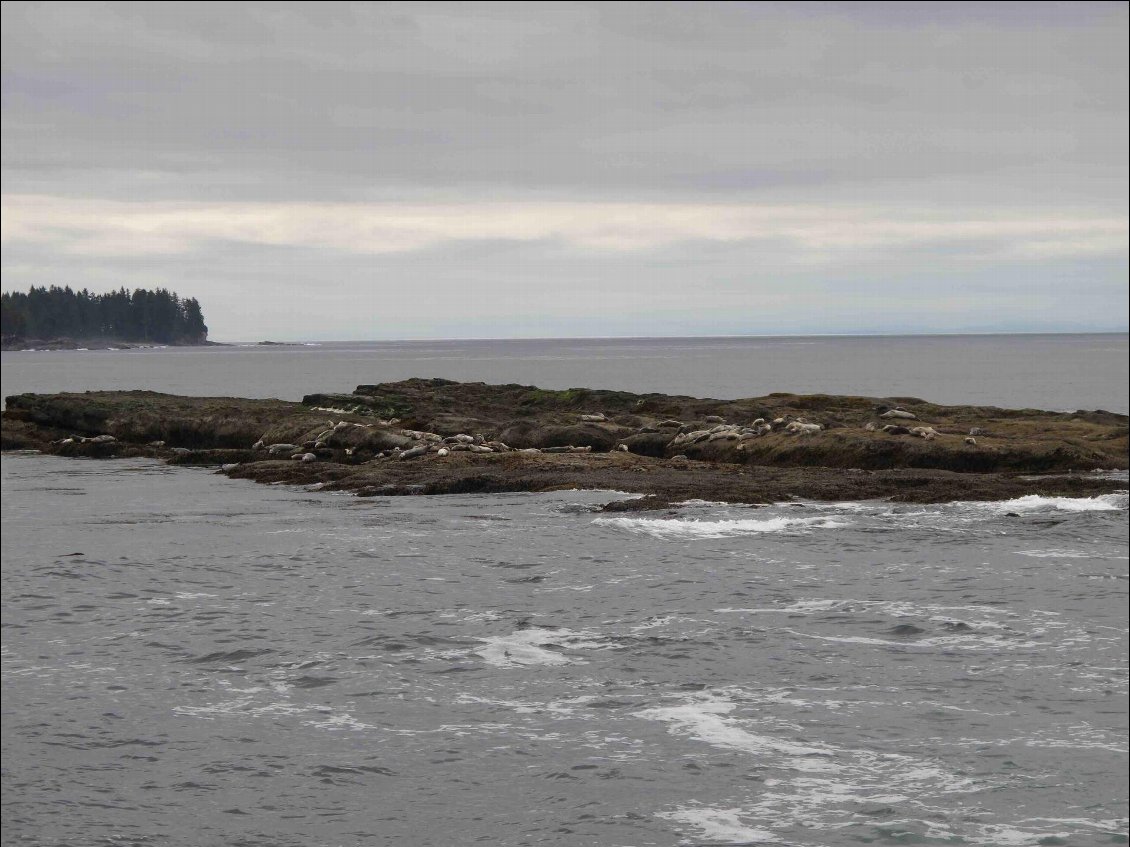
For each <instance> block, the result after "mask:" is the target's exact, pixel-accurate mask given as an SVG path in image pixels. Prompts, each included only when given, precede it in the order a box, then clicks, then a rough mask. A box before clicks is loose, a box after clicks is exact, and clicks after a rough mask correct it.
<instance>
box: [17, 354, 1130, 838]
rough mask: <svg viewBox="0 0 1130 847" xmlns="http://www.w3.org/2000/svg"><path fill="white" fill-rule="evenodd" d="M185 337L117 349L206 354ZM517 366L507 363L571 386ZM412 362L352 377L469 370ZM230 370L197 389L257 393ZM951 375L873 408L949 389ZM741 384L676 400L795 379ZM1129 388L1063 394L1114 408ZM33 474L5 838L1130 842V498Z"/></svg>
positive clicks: (23, 461)
mask: <svg viewBox="0 0 1130 847" xmlns="http://www.w3.org/2000/svg"><path fill="white" fill-rule="evenodd" d="M1040 343H1042V342H1040ZM1080 343H1083V342H1080ZM1086 343H1091V344H1095V343H1097V342H1095V341H1094V339H1092V340H1091V341H1090V342H1086ZM1103 343H1106V342H1103ZM1109 343H1110V344H1112V345H1114V346H1115V347H1117V345H1118V344H1121V345H1123V348H1122V349H1125V337H1124V336H1123V337H1121V338H1120V339H1119V337H1115V338H1114V340H1113V341H1110V342H1109ZM656 346H661V345H656ZM341 349H342V350H347V349H352V348H347V347H343V348H341ZM633 349H637V348H633ZM908 349H910V348H908ZM162 352H163V351H120V357H119V360H120V361H129V362H132V363H135V364H132V365H130V366H129V367H133V368H136V371H135V372H136V373H141V372H149V373H150V374H151V376H152V375H154V374H158V372H159V371H160V369H161V366H159V365H158V364H156V363H157V362H160V361H164V362H169V361H174V360H175V361H179V360H178V359H175V357H176V356H180V355H185V353H184V352H183V351H175V352H174V353H171V354H170V355H169V356H168V357H165V358H162V355H161V354H162ZM221 352H222V355H224V356H227V357H229V358H228V361H229V362H230V361H238V356H239V355H240V354H239V352H238V351H235V350H226V351H221ZM417 352H418V351H417ZM873 352H874V351H873ZM872 354H873V353H872ZM872 354H868V355H872ZM102 355H103V354H102V353H96V352H95V351H91V352H90V355H89V359H88V361H99V360H100V361H103V362H107V361H111V359H110V356H113V355H118V354H107V355H106V356H105V357H104V358H101V359H100V358H99V357H102ZM187 355H193V354H192V353H191V352H190V353H188V354H187ZM200 355H201V356H202V357H206V356H208V355H212V351H204V352H202V353H200ZM247 355H248V357H249V361H258V362H261V363H262V362H272V361H279V360H286V359H288V358H289V359H291V360H295V361H301V360H302V359H301V357H302V356H303V355H310V354H309V353H308V351H304V350H295V351H290V352H286V351H284V352H283V353H281V354H280V353H278V352H276V351H274V350H272V351H271V352H269V353H267V354H263V353H261V352H260V350H259V349H251V350H250V352H249V353H247ZM325 355H326V354H325V353H321V352H319V351H317V350H316V349H315V350H314V352H313V355H310V361H318V362H321V361H323V360H322V359H318V358H317V357H318V356H325ZM333 355H334V356H338V355H345V354H344V353H338V354H333ZM349 355H353V354H352V353H351V354H349ZM365 355H368V354H365ZM591 355H595V354H593V353H592V351H591V350H589V351H587V352H586V351H585V350H580V351H579V352H577V351H575V352H574V354H573V356H574V358H573V359H569V357H568V355H566V354H562V357H559V358H554V359H548V360H547V361H549V362H551V363H553V362H558V363H559V362H561V361H573V362H578V361H581V360H583V358H584V357H585V356H591ZM632 355H639V354H638V349H637V352H636V353H633V354H632ZM17 356H28V357H32V358H29V359H26V360H24V362H25V363H26V362H32V363H34V362H35V361H37V358H36V357H39V358H38V360H41V361H44V362H47V364H46V365H44V366H43V367H44V368H46V369H47V371H49V372H55V371H53V370H52V369H54V368H56V367H57V366H56V365H55V364H54V362H56V361H64V359H58V360H56V359H53V358H51V357H56V356H65V357H74V358H75V359H79V356H80V354H77V353H73V354H71V353H68V354H58V353H44V354H5V360H4V361H5V392H6V393H12V391H11V390H10V389H9V378H10V375H11V374H12V373H13V371H11V370H9V364H10V357H17ZM127 356H128V357H130V358H127ZM256 357H257V358H256ZM929 358H930V357H929V356H928V355H926V354H925V353H923V352H922V351H921V350H919V354H918V356H917V358H916V359H915V360H914V361H915V362H918V363H919V365H918V366H920V365H922V364H923V363H925V362H926V361H927V360H928V359H929ZM83 361H87V360H83ZM450 361H454V360H450ZM501 361H502V363H501V364H496V365H494V366H493V367H494V368H495V370H494V371H492V372H491V373H489V374H481V375H480V376H481V377H482V378H484V379H486V380H488V381H494V380H496V379H507V381H509V380H508V375H511V374H513V378H514V379H515V380H516V381H522V382H527V381H528V382H531V383H542V384H546V383H552V379H550V377H549V376H547V374H552V373H555V371H553V368H555V367H558V365H553V364H551V365H549V366H547V367H548V371H547V372H546V373H540V374H539V373H537V372H536V371H537V368H536V367H532V368H531V367H530V366H528V365H520V364H518V363H514V362H510V361H509V360H506V357H505V356H502V357H501ZM640 361H643V360H642V359H641V360H638V361H634V362H633V363H630V364H624V363H621V364H620V365H610V371H609V372H615V369H616V367H620V368H621V372H622V373H627V372H639V373H642V371H641V370H640V369H641V368H642V367H643V365H641V364H640ZM703 361H706V359H703ZM137 363H140V364H137ZM700 364H701V363H700ZM918 366H916V367H918ZM34 367H35V365H34V364H31V365H27V364H20V365H19V368H20V369H21V370H19V371H18V372H19V374H20V379H21V380H23V379H28V378H29V377H28V376H27V374H28V372H29V371H31V370H32V369H34ZM246 367H247V368H249V369H250V368H252V365H251V364H247V365H246ZM318 367H320V365H319V366H318ZM413 367H418V365H414V366H413ZM449 367H450V368H451V370H448V371H446V373H439V374H438V375H448V376H451V375H462V374H461V373H459V371H458V369H457V366H456V365H455V364H450V365H449ZM458 367H462V365H459V366H458ZM727 367H729V366H724V365H723V364H721V363H720V364H718V366H717V368H716V370H718V371H725V370H726V368H727ZM904 367H909V365H907V364H906V363H905V362H904ZM1103 367H1106V368H1107V370H1106V371H1105V372H1106V373H1107V374H1108V375H1109V373H1111V372H1115V373H1116V372H1117V368H1118V367H1125V363H1124V361H1123V362H1122V363H1121V364H1119V363H1117V362H1112V361H1106V364H1105V365H1104V366H1103ZM178 368H179V365H177V366H174V367H171V368H170V369H169V370H168V373H167V378H168V379H169V381H172V380H173V379H174V375H175V374H180V375H179V376H176V377H175V378H176V379H181V380H188V376H187V374H186V372H181V371H179V370H178ZM380 368H385V370H383V371H381V372H380V373H369V374H368V375H357V374H351V375H350V376H349V377H348V380H350V381H353V382H368V381H378V380H379V379H385V378H393V377H398V376H408V375H419V376H432V375H437V372H436V371H428V370H424V371H422V372H420V371H417V372H415V373H412V374H408V373H401V372H399V371H395V369H390V368H391V366H390V365H389V364H388V363H387V362H385V363H384V364H382V365H380V367H379V368H377V370H380ZM633 369H635V371H633ZM197 370H198V372H199V373H200V374H201V376H200V379H199V380H198V382H197V383H196V384H194V385H189V383H188V382H185V383H183V384H182V385H181V386H180V387H178V388H177V389H176V390H178V391H185V392H186V393H198V394H207V393H227V394H237V395H238V394H248V393H250V392H248V391H246V390H244V389H243V388H242V387H241V386H232V387H231V388H230V389H228V390H222V382H221V381H220V377H219V376H218V375H217V373H216V372H214V371H211V370H209V369H208V368H198V369H197ZM268 370H270V368H269V367H267V366H264V372H266V371H268ZM317 370H318V368H317V367H314V366H311V372H314V371H317ZM708 370H709V369H705V368H699V372H700V374H705V373H707V372H708ZM924 370H925V369H924V368H921V367H919V372H920V373H924ZM237 372H238V369H237ZM292 372H294V373H298V372H297V371H294V370H293V369H292ZM676 372H677V371H676ZM569 374H570V375H569V376H567V377H562V381H563V382H567V383H571V384H586V383H588V384H591V383H592V382H593V379H584V378H583V374H579V373H578V372H569ZM316 376H317V378H318V379H322V377H323V376H324V375H323V374H321V373H318V374H316ZM575 376H580V377H581V378H577V379H574V378H573V377H575ZM53 378H54V377H53ZM114 378H120V377H115V376H113V375H111V376H108V377H106V379H109V380H112V379H114ZM276 378H277V377H267V376H265V377H264V382H267V381H269V379H276ZM604 378H607V379H611V377H609V376H608V374H607V373H606V374H604ZM702 379H704V380H705V379H706V377H705V376H703V377H702ZM296 380H297V382H296V386H295V387H296V388H299V389H301V390H303V391H305V390H316V389H318V388H323V389H324V388H326V387H327V386H326V385H325V384H321V385H307V384H305V383H303V378H301V377H296ZM154 381H157V377H156V376H154ZM311 381H313V380H312V379H311ZM1084 381H1085V380H1084ZM919 382H920V387H919V388H917V389H915V390H907V388H906V387H901V386H900V387H898V390H897V391H895V390H891V391H878V390H863V389H858V390H859V393H872V394H906V393H909V394H914V395H919V396H926V397H928V398H930V399H938V395H939V394H942V393H944V390H943V389H944V382H945V379H943V378H940V377H939V378H937V379H935V380H934V381H933V382H930V381H929V380H928V379H926V377H925V376H923V377H922V379H921V380H919ZM27 384H28V383H27V382H23V383H21V390H23V388H22V386H23V385H27ZM717 385H719V386H720V387H719V388H718V390H703V391H701V392H696V391H690V390H689V388H688V387H687V386H684V385H673V386H672V387H670V390H672V391H686V392H687V393H702V394H716V395H720V396H727V395H732V396H738V395H739V394H744V393H760V392H759V391H758V390H757V389H756V388H755V389H753V390H751V391H749V392H745V391H737V390H736V389H735V388H734V385H735V384H734V382H733V380H732V379H731V381H730V382H729V383H725V384H723V383H722V382H719V383H717ZM186 386H187V388H186ZM217 386H220V388H219V389H217ZM727 386H729V388H727ZM39 387H40V389H41V390H55V389H56V388H58V387H61V386H59V385H58V384H57V383H50V384H49V380H46V379H45V380H44V381H43V384H42V385H41V386H39ZM91 387H108V386H91ZM166 387H167V386H166ZM343 387H345V386H343ZM348 387H352V386H351V385H350V386H348ZM612 387H620V388H626V389H629V390H633V389H634V390H646V389H655V388H658V389H660V390H662V388H663V386H662V385H652V384H647V383H646V381H645V380H642V379H641V380H640V382H639V384H619V385H613V386H612ZM775 387H780V388H785V387H789V388H792V387H797V388H803V386H787V385H784V384H783V385H780V386H775ZM1108 387H1109V390H1110V391H1111V392H1114V393H1113V394H1112V395H1108V394H1107V393H1106V390H1107V389H1106V388H1104V389H1103V391H1102V392H1092V393H1091V394H1086V393H1080V394H1079V395H1076V399H1073V400H1072V402H1071V403H1067V404H1066V405H1067V406H1071V405H1075V406H1081V407H1085V408H1094V407H1096V406H1099V407H1103V406H1105V407H1109V408H1112V409H1117V408H1118V403H1117V402H1106V399H1107V398H1109V397H1110V396H1114V397H1117V396H1118V395H1117V390H1119V386H1117V385H1113V384H1112V385H1109V386H1108ZM1045 388H1046V385H1044V384H1043V383H1040V384H1036V383H1034V382H1033V381H1031V380H1029V381H1028V382H1027V383H1025V384H1023V385H1018V384H1014V385H1011V386H1010V387H1009V388H1008V390H1007V392H1004V393H1006V394H1007V396H1005V397H1003V398H997V400H998V402H1001V403H1002V404H1005V405H1042V406H1048V405H1052V406H1054V405H1055V404H1054V403H1049V402H1044V403H1041V402H1034V401H1033V400H1031V399H1028V398H1036V399H1037V400H1038V398H1039V397H1040V396H1042V395H1041V394H1040V392H1041V391H1042V390H1044V389H1045ZM188 389H193V390H188ZM1075 389H1078V385H1077V384H1076V385H1075ZM852 390H857V389H855V388H853V389H852ZM982 390H983V388H982V386H981V385H980V383H979V382H978V381H977V380H976V379H974V378H972V377H969V378H967V379H966V382H965V383H964V384H955V386H954V388H953V392H954V394H956V395H958V396H955V397H950V398H948V399H951V400H954V401H964V402H969V401H973V400H975V399H976V396H975V395H977V393H978V392H979V391H982ZM1121 390H1122V391H1123V395H1122V396H1123V397H1124V396H1125V386H1124V385H1123V386H1122V387H1121ZM1124 403H1125V401H1124V400H1123V404H1124ZM0 467H2V472H3V535H2V539H3V540H2V553H3V623H4V629H3V632H4V635H3V706H2V718H3V769H4V770H3V775H4V776H3V786H2V790H3V804H4V805H3V812H4V814H3V840H4V843H5V844H43V845H62V844H107V845H109V844H115V845H117V844H145V845H148V844H186V845H197V844H199V845H205V844H207V845H212V844H225V845H226V844H246V845H352V844H393V843H396V844H420V845H451V844H470V843H486V844H500V845H526V844H554V845H558V844H559V845H677V844H734V843H766V844H791V845H841V844H842V845H851V844H860V843H874V844H913V843H920V844H932V843H933V844H976V845H986V844H992V845H997V844H1000V845H1041V844H1043V845H1047V844H1072V845H1074V844H1111V843H1126V840H1127V614H1126V612H1127V567H1128V562H1127V558H1128V529H1127V496H1126V494H1125V493H1120V494H1111V495H1104V496H1099V497H1087V498H1045V497H1023V498H1019V499H1015V500H1010V501H1005V502H998V503H951V504H944V505H936V506H923V505H898V504H891V503H884V502H851V501H846V502H841V503H811V502H789V503H781V504H777V505H774V506H768V507H763V508H754V507H741V506H728V505H723V504H717V503H710V502H702V501H694V502H690V503H686V504H683V505H681V506H679V507H676V508H673V509H670V510H667V511H663V512H659V513H645V514H639V515H630V516H625V515H605V514H600V513H599V512H597V511H595V509H597V508H598V507H599V504H601V503H604V502H607V501H608V500H611V499H622V498H623V497H625V496H627V495H629V494H630V493H631V492H586V491H572V492H557V493H553V494H510V495H475V496H447V497H433V498H413V497H405V498H371V499H365V498H357V497H352V496H348V495H335V494H328V493H324V492H315V491H308V490H303V489H300V488H295V487H288V486H263V485H256V484H253V483H250V482H245V481H235V480H229V479H227V478H226V477H223V476H219V475H216V474H214V473H212V472H211V471H209V470H207V469H196V468H174V467H169V466H165V465H162V464H160V463H157V462H152V461H146V460H112V461H93V460H74V459H63V458H58V457H45V456H39V455H35V454H24V453H19V454H5V455H4V456H3V459H2V460H0ZM1115 476H1116V477H1117V478H1118V479H1120V480H1125V478H1126V477H1125V474H1122V475H1117V474H1116V475H1115Z"/></svg>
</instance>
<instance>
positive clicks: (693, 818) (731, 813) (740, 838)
mask: <svg viewBox="0 0 1130 847" xmlns="http://www.w3.org/2000/svg"><path fill="white" fill-rule="evenodd" d="M657 817H661V818H666V819H667V820H672V821H678V822H679V823H683V824H686V825H687V826H691V827H694V828H695V829H697V830H699V832H700V833H701V834H702V837H703V838H705V839H706V840H707V841H714V842H723V843H729V844H748V843H749V842H751V841H770V842H774V843H776V842H778V841H780V839H779V838H778V837H777V836H776V835H774V834H773V833H772V832H769V831H767V830H764V829H756V828H754V827H751V826H747V825H746V824H744V823H742V822H741V809H719V808H711V807H709V806H685V807H680V808H678V809H673V810H671V811H669V812H659V813H658V815H657Z"/></svg>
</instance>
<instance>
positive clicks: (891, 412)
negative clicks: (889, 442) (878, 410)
mask: <svg viewBox="0 0 1130 847" xmlns="http://www.w3.org/2000/svg"><path fill="white" fill-rule="evenodd" d="M879 417H881V418H899V419H901V420H906V421H916V420H918V415H916V414H914V412H908V411H906V409H888V410H887V411H885V412H883V414H881V415H879Z"/></svg>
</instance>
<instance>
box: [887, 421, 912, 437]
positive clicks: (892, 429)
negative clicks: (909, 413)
mask: <svg viewBox="0 0 1130 847" xmlns="http://www.w3.org/2000/svg"><path fill="white" fill-rule="evenodd" d="M883 432H885V433H887V435H910V430H909V429H908V428H907V427H905V426H899V425H898V424H887V425H886V426H885V427H883Z"/></svg>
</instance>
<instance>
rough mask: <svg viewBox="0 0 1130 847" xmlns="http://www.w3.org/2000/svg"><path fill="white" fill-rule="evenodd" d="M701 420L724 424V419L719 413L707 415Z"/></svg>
mask: <svg viewBox="0 0 1130 847" xmlns="http://www.w3.org/2000/svg"><path fill="white" fill-rule="evenodd" d="M702 422H703V423H708V424H724V423H725V422H726V419H725V418H724V417H722V416H721V415H707V416H706V417H705V418H703V419H702Z"/></svg>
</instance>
